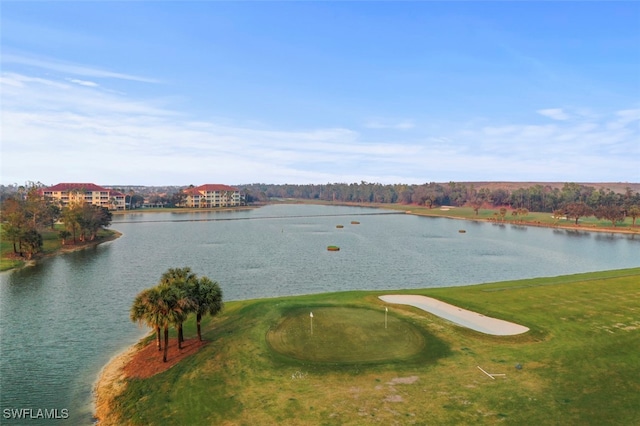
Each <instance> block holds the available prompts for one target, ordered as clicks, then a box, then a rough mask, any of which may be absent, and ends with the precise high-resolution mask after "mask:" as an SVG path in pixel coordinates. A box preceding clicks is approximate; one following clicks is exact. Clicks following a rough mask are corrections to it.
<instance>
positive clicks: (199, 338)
mask: <svg viewBox="0 0 640 426" xmlns="http://www.w3.org/2000/svg"><path fill="white" fill-rule="evenodd" d="M201 319H202V315H201V314H200V312H198V313H197V314H196V324H197V325H198V340H199V341H200V342H202V333H201V332H200V320H201Z"/></svg>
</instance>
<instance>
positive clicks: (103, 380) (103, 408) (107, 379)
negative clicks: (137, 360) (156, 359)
mask: <svg viewBox="0 0 640 426" xmlns="http://www.w3.org/2000/svg"><path fill="white" fill-rule="evenodd" d="M139 350H140V348H139V347H138V345H133V346H130V347H129V348H127V349H126V350H125V351H124V352H121V353H120V354H118V355H116V356H115V357H113V358H111V360H110V361H109V363H108V364H107V365H105V366H104V368H103V369H102V371H101V372H100V375H99V376H98V380H97V381H96V383H95V386H94V388H93V392H94V404H95V407H94V417H95V418H96V419H97V420H98V423H99V424H100V425H101V426H109V425H119V424H120V422H119V419H118V418H116V417H115V416H114V410H113V409H112V408H113V402H114V399H115V398H116V397H117V396H118V395H120V394H121V393H122V391H123V390H124V386H125V379H126V374H125V372H124V368H125V366H126V365H127V364H128V363H129V361H131V359H132V358H133V357H134V355H135V354H136V353H137V352H138V351H139Z"/></svg>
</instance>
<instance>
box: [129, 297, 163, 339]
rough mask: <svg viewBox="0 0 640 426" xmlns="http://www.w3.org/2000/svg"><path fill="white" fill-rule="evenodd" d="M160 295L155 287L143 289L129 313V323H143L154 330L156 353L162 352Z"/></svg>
mask: <svg viewBox="0 0 640 426" xmlns="http://www.w3.org/2000/svg"><path fill="white" fill-rule="evenodd" d="M159 299H160V293H159V291H158V288H157V287H152V288H148V289H145V290H143V291H141V292H140V293H138V295H137V296H136V298H135V299H134V300H133V305H132V306H131V310H130V312H129V317H130V318H131V321H134V322H138V323H143V322H144V323H145V324H146V325H147V326H149V327H152V328H154V329H155V330H156V344H157V346H158V351H161V350H162V338H161V336H160V325H161V320H160V310H159Z"/></svg>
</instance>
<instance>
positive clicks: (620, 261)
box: [0, 204, 640, 424]
mask: <svg viewBox="0 0 640 426" xmlns="http://www.w3.org/2000/svg"><path fill="white" fill-rule="evenodd" d="M380 213H384V214H380ZM351 221H358V222H359V224H351ZM336 225H343V226H344V227H343V228H336ZM111 227H112V228H113V229H115V230H118V231H120V232H122V233H123V235H122V237H120V238H118V239H117V240H114V241H111V242H108V243H104V244H101V245H99V246H97V247H94V248H90V249H87V250H82V251H78V252H74V253H68V254H64V255H61V256H57V257H53V258H50V259H46V260H44V261H42V262H40V263H39V264H38V265H36V266H34V267H29V268H25V269H22V270H19V271H13V272H7V273H2V274H0V343H1V346H0V347H1V351H2V354H1V355H2V356H1V358H0V389H1V392H0V394H1V396H0V408H1V409H2V410H5V409H22V408H31V409H34V410H37V409H48V410H51V409H58V410H59V411H60V410H62V409H67V410H69V419H68V420H66V421H64V420H60V421H59V422H60V424H63V423H66V424H69V423H71V424H91V422H92V407H91V401H92V386H93V383H94V381H95V379H96V378H97V375H98V373H99V371H100V369H101V368H102V367H103V366H104V365H105V364H106V363H107V362H108V361H109V359H110V358H111V357H112V356H114V355H115V354H117V353H118V352H119V351H121V350H123V349H125V348H126V347H127V346H129V345H131V344H133V343H135V342H136V341H138V339H140V338H141V337H142V336H143V335H145V334H146V333H147V329H144V328H140V327H139V326H138V325H137V324H133V323H131V322H130V321H129V307H130V306H131V303H132V301H133V298H134V296H135V295H136V294H137V293H138V292H139V291H140V290H142V289H144V288H146V287H150V286H152V285H155V283H156V282H157V281H158V279H159V278H160V275H161V274H162V273H163V272H164V271H166V270H167V269H168V268H170V267H183V266H190V267H191V268H192V270H193V271H194V272H195V273H197V274H198V275H206V276H208V277H209V278H211V279H212V280H214V281H218V282H219V283H220V286H221V288H222V290H223V292H224V300H225V301H231V300H245V299H254V298H265V297H276V296H287V295H297V294H311V293H323V292H332V291H343V290H382V289H411V288H424V287H443V286H455V285H464V284H475V283H483V282H491V281H501V280H511V279H519V278H532V277H540V276H556V275H564V274H572V273H579V272H590V271H597V270H606V269H619V268H629V267H637V266H639V265H640V256H639V253H640V238H639V237H638V236H637V235H635V236H626V235H614V234H606V233H587V232H578V231H566V230H559V229H550V228H535V227H531V228H527V227H522V226H514V225H497V224H493V223H485V222H469V221H460V220H453V219H446V218H429V217H420V216H414V215H407V214H403V213H400V214H397V213H395V212H391V211H386V210H378V209H369V208H360V207H343V206H316V205H285V204H281V205H268V206H265V207H261V208H258V209H253V210H242V211H224V212H223V211H221V212H202V213H138V212H135V213H128V214H125V215H118V216H114V220H113V225H112V226H111ZM460 229H464V230H466V232H465V233H460V232H458V231H459V230H460ZM328 245H337V246H339V247H340V251H337V252H330V251H327V249H326V248H327V246H328ZM3 412H4V411H3ZM34 412H35V411H34ZM2 423H3V424H5V423H6V424H11V421H9V420H6V419H4V418H3V419H2ZM19 423H20V422H19V421H15V423H14V424H19ZM23 423H24V420H23ZM28 423H29V424H32V423H34V424H38V423H39V421H38V420H30V421H28ZM41 423H42V424H44V423H46V424H56V421H51V420H49V421H41Z"/></svg>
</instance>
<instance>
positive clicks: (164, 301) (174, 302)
mask: <svg viewBox="0 0 640 426" xmlns="http://www.w3.org/2000/svg"><path fill="white" fill-rule="evenodd" d="M157 288H158V291H159V293H160V298H159V300H158V307H159V311H160V322H161V325H162V327H163V328H164V355H163V357H162V361H163V362H167V350H168V347H169V325H174V326H176V328H178V327H180V328H179V329H178V333H180V329H181V327H182V323H183V322H184V320H185V319H186V318H187V315H189V311H190V309H191V306H193V305H192V304H191V302H190V301H189V299H188V298H187V297H186V295H185V293H184V292H183V291H182V290H181V289H180V288H178V287H176V286H170V285H163V284H160V285H159V286H158V287H157ZM181 343H182V342H180V338H178V349H182V345H181Z"/></svg>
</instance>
